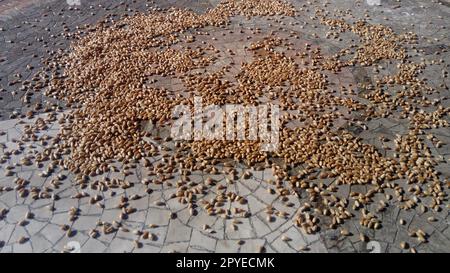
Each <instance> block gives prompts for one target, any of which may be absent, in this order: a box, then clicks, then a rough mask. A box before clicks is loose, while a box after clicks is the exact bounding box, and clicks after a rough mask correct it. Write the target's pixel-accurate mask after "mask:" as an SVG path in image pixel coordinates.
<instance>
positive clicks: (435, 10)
mask: <svg viewBox="0 0 450 273" xmlns="http://www.w3.org/2000/svg"><path fill="white" fill-rule="evenodd" d="M217 2H218V1H216V0H211V1H206V0H200V1H195V0H185V1H154V2H146V1H127V2H126V3H127V4H128V5H127V6H125V5H121V4H120V2H119V1H84V0H80V5H69V4H68V2H66V1H9V0H6V1H5V0H4V1H0V29H1V31H0V34H1V36H0V49H1V50H0V90H1V91H0V95H1V96H0V97H1V100H0V155H1V156H2V157H3V158H4V159H3V160H2V162H1V165H0V189H1V190H0V252H61V251H67V252H174V251H177V252H259V251H261V248H262V247H264V249H265V251H267V252H282V253H284V252H409V250H403V249H401V248H400V242H402V241H408V242H409V244H410V246H411V247H414V248H415V249H416V250H417V251H418V252H450V227H449V225H450V216H449V209H448V206H447V207H446V208H443V209H442V210H441V211H439V212H431V211H426V212H422V211H420V210H419V208H415V209H411V210H408V211H405V210H400V209H399V208H397V207H396V206H388V207H387V208H386V210H385V211H384V212H382V213H381V214H380V218H381V220H382V223H383V228H381V229H379V230H371V229H366V228H363V227H361V226H360V225H359V223H358V220H357V219H355V220H350V221H348V222H346V223H345V224H344V226H345V227H346V228H347V229H348V230H349V231H350V232H351V234H352V235H351V236H347V237H344V236H342V235H341V234H340V233H339V231H338V230H322V231H320V232H318V233H316V234H313V235H311V234H306V233H304V232H303V231H302V230H301V229H299V228H297V227H296V226H295V225H294V222H293V220H292V217H293V216H294V214H295V211H296V208H298V206H299V205H300V201H299V200H298V199H297V198H294V197H293V196H289V197H288V200H283V199H282V198H280V197H279V196H277V195H275V194H272V193H270V191H269V190H268V189H269V188H270V187H271V186H270V184H268V183H267V181H269V180H271V179H273V173H272V170H271V169H267V170H263V171H260V170H250V172H251V177H249V178H247V179H244V178H242V173H243V172H244V171H245V170H246V169H245V168H244V166H237V168H236V169H237V170H238V172H239V173H238V174H237V177H239V179H237V180H236V182H235V183H234V184H232V185H228V186H231V187H233V188H234V191H235V192H236V193H238V194H239V195H241V196H244V197H245V198H246V199H247V203H245V204H239V205H237V206H238V207H241V208H243V209H246V210H248V211H249V212H250V216H249V217H242V218H234V219H224V218H222V217H217V216H210V215H208V214H206V213H205V212H204V211H203V210H198V212H197V213H198V214H197V215H195V216H193V215H191V214H192V213H191V212H190V211H189V209H188V208H187V207H186V206H184V205H182V204H180V203H178V201H177V200H176V199H171V198H170V196H171V195H172V194H173V193H174V192H175V190H176V189H174V188H173V187H170V186H168V185H167V184H164V185H155V184H148V185H147V184H146V183H145V178H146V177H147V176H148V174H146V169H145V168H141V167H140V166H139V165H137V164H136V165H134V164H131V167H130V166H129V167H130V169H128V170H126V171H120V172H110V173H107V174H104V176H105V177H108V178H109V179H114V178H117V179H126V180H127V181H128V182H130V183H132V185H133V186H132V187H130V188H126V189H122V188H118V189H115V190H114V191H108V192H102V191H97V190H93V189H90V188H86V189H85V190H83V191H82V192H80V191H78V190H77V188H76V187H72V185H73V184H74V183H75V180H76V179H75V177H74V175H73V174H71V173H69V172H68V171H64V170H62V171H58V172H51V171H50V172H49V171H48V169H49V164H51V162H44V163H42V164H41V165H36V164H32V165H28V164H26V162H24V160H23V158H24V156H25V155H33V154H36V153H38V152H39V151H42V150H43V149H44V148H43V147H44V145H43V142H51V141H52V140H51V138H52V137H54V136H55V135H56V134H57V132H58V129H59V128H58V127H59V125H58V123H57V122H55V123H54V124H52V125H51V126H50V127H48V128H44V129H42V130H41V132H40V135H41V136H42V138H41V139H40V140H38V141H35V142H33V143H21V142H20V141H18V140H19V139H20V137H21V135H22V134H23V132H24V130H25V128H26V125H27V124H31V123H33V122H34V121H35V120H36V119H37V118H38V117H34V118H32V119H28V118H26V117H25V116H24V115H23V114H24V113H26V112H27V104H26V103H24V102H23V100H22V98H23V96H24V91H23V90H20V89H19V88H18V87H17V86H18V85H16V84H9V83H10V82H14V80H15V77H16V76H15V75H16V74H21V79H22V80H25V79H29V78H30V77H31V76H32V71H33V69H34V67H39V65H40V64H39V63H40V57H41V56H48V54H50V53H51V51H52V50H54V49H55V48H58V47H63V46H67V41H66V40H65V39H63V38H62V35H60V34H61V33H63V32H64V26H66V27H68V28H69V29H71V30H73V29H74V28H75V26H76V25H80V24H87V23H89V24H91V23H95V22H97V21H98V20H99V19H100V18H101V17H102V16H104V15H105V14H106V13H109V12H112V11H114V12H115V13H118V14H121V13H133V11H144V10H147V9H148V7H147V6H146V4H148V5H149V6H158V7H161V8H167V7H170V6H177V7H189V8H191V9H193V10H194V11H196V12H204V11H205V10H206V9H207V8H212V7H214V5H216V4H217ZM291 2H292V3H294V4H295V6H296V7H299V8H301V7H302V4H303V3H304V2H303V1H291ZM311 2H313V3H314V4H315V5H317V6H320V5H321V3H323V1H316V2H317V3H316V2H315V1H311ZM335 2H336V3H335ZM354 2H355V1H333V2H331V3H330V4H329V5H328V8H329V9H333V7H336V8H340V9H344V10H345V9H353V8H354ZM356 2H357V3H358V5H359V6H360V8H359V9H354V12H353V13H354V15H356V16H358V15H359V16H361V17H362V16H364V14H365V13H367V14H369V15H370V22H372V23H383V24H387V25H389V26H391V27H392V28H393V29H394V30H396V31H404V29H407V30H409V31H413V32H415V33H417V34H418V35H419V36H424V37H426V39H428V40H429V43H428V44H427V46H426V47H424V48H423V52H424V53H423V54H424V55H425V56H427V57H431V58H432V57H433V54H435V53H436V52H437V51H438V50H440V49H442V48H450V42H449V37H448V30H446V29H440V28H436V27H435V26H436V25H450V19H449V18H450V3H449V2H448V1H417V0H402V1H400V2H397V1H391V0H386V1H385V0H381V1H369V0H368V1H356ZM378 2H380V3H381V5H378V4H377V3H378ZM18 3H20V4H18ZM71 3H73V2H71ZM310 12H311V11H310ZM311 14H312V13H308V12H307V11H306V12H305V13H303V14H300V15H298V16H296V17H294V18H285V19H283V23H282V25H283V27H285V28H286V29H287V30H290V31H294V32H295V33H298V34H300V35H302V39H301V40H299V44H301V43H305V41H308V42H311V43H312V44H313V46H320V47H321V48H322V50H323V51H325V52H329V53H333V52H337V51H338V50H339V49H340V48H341V47H342V46H343V45H342V44H341V43H339V42H338V41H333V40H331V41H330V40H326V39H325V37H322V36H324V33H325V29H321V28H320V27H319V28H313V27H310V24H309V23H310V22H311V20H310V16H311ZM296 22H297V23H299V24H298V25H295V24H291V23H296ZM63 23H65V24H64V25H63ZM235 23H241V24H242V25H243V27H244V28H248V29H250V28H255V27H258V28H262V29H263V30H264V29H267V28H270V27H269V26H268V25H267V22H265V21H264V20H262V19H260V18H257V17H256V18H252V19H247V20H242V21H241V22H235ZM300 26H302V27H301V28H300ZM250 33H251V31H250V30H249V32H248V33H242V34H239V33H235V34H234V35H235V36H233V37H232V38H231V37H230V39H229V43H225V44H218V45H217V46H219V47H220V46H222V47H223V48H224V51H225V50H226V49H227V48H230V49H233V50H239V49H240V48H242V43H243V41H245V40H246V39H247V36H248V35H250ZM215 35H222V33H221V32H217V33H215ZM261 35H262V34H261ZM50 38H53V39H50ZM41 39H42V41H47V40H48V41H51V42H48V43H47V44H45V43H44V44H43V42H42V41H41ZM252 39H258V35H257V34H256V35H255V36H254V37H252ZM344 46H345V45H344ZM238 55H239V54H238ZM241 56H243V55H241ZM420 57H421V56H418V57H417V58H420ZM437 58H441V59H443V60H444V61H445V62H449V61H450V56H449V54H448V53H447V54H445V55H444V54H442V55H440V56H437ZM233 61H235V62H236V63H240V62H242V61H243V59H239V58H236V59H235V60H233ZM27 64H29V65H30V66H31V67H32V68H31V69H27V68H26V65H27ZM436 69H439V68H436ZM428 73H429V75H426V76H427V77H429V80H431V81H432V82H436V83H439V84H440V83H443V84H444V85H446V86H448V85H449V79H448V78H443V77H441V73H440V72H436V73H434V72H433V71H429V72H428ZM347 74H348V75H347V76H345V77H342V78H336V79H331V81H333V80H336V81H338V82H339V81H348V82H357V83H358V82H363V81H369V82H370V81H371V80H372V78H371V71H368V70H366V69H364V68H358V69H354V70H349V71H348V73H347ZM443 92H444V94H445V95H446V96H448V88H447V91H445V90H444V91H443ZM445 92H446V93H445ZM33 100H35V102H38V101H42V102H44V98H42V97H41V96H34V97H33ZM445 103H446V104H447V105H446V107H448V106H449V105H448V104H449V103H448V100H447V101H446V102H445ZM44 105H45V103H44ZM64 111H65V110H64V108H63V107H62V108H61V110H60V115H62V113H64ZM43 116H45V114H42V115H41V116H40V117H43ZM57 119H58V117H55V120H57ZM365 125H366V126H367V128H366V130H362V129H361V128H359V127H354V128H349V129H350V130H353V133H355V134H357V135H358V136H359V137H361V138H362V139H363V140H364V141H365V142H367V143H370V144H372V145H374V146H376V147H377V148H379V149H380V150H381V151H383V149H384V148H383V144H382V143H380V141H379V138H380V137H381V136H384V137H387V138H393V137H394V136H395V135H396V134H402V133H405V132H406V131H407V125H406V124H403V123H399V122H398V121H396V120H392V119H389V118H379V119H373V120H370V121H368V122H367V123H366V124H365ZM432 131H433V133H434V135H436V136H438V137H439V138H440V139H441V140H442V141H443V143H445V144H447V143H450V131H449V130H448V129H447V128H440V129H433V130H432ZM385 152H386V151H385ZM432 152H433V154H435V155H440V156H441V157H442V160H443V162H442V163H441V164H440V165H439V166H438V168H437V169H438V170H439V171H440V172H441V174H442V176H443V177H445V178H448V177H449V176H450V168H449V163H448V162H449V160H450V150H449V148H448V145H443V146H442V147H441V148H433V150H432ZM5 155H6V157H5ZM151 160H152V163H156V162H158V161H160V160H162V158H161V157H156V158H152V159H151ZM118 167H119V168H118V169H122V166H119V165H118ZM133 167H135V168H133ZM50 169H51V168H50ZM207 177H211V175H206V174H205V173H202V172H194V173H193V174H192V175H191V176H190V179H191V181H194V182H204V181H205V179H206V178H207ZM20 178H22V179H24V180H26V181H28V184H26V185H23V186H24V187H25V188H27V189H28V191H27V192H26V193H25V194H24V196H20V195H19V193H18V192H17V191H16V190H14V188H15V187H18V184H19V183H18V181H19V182H20V181H21V180H20ZM212 178H213V179H214V180H215V181H216V182H217V184H219V185H220V184H223V185H227V181H226V178H225V176H224V175H221V174H218V175H213V176H212ZM18 179H19V180H18ZM172 179H173V182H174V183H176V181H177V177H173V178H172ZM33 187H37V188H45V187H48V188H51V189H52V190H51V195H50V196H39V197H38V198H36V199H35V198H32V194H31V193H32V189H33ZM366 190H367V189H366V186H363V185H355V186H350V185H347V186H342V187H340V192H339V194H340V195H341V196H343V197H345V196H348V195H349V193H350V192H351V191H356V192H364V191H366ZM446 191H447V192H449V190H448V188H447V189H446ZM148 193H150V194H148ZM214 194H215V193H214V192H213V191H211V192H208V193H207V194H205V195H204V197H203V198H204V199H205V200H208V199H210V198H212V197H213V196H214ZM90 197H95V198H96V199H97V200H96V202H95V203H92V202H90ZM124 199H126V200H128V203H129V204H130V206H132V207H133V208H135V209H136V211H135V212H133V213H131V214H129V215H128V217H127V218H125V219H122V218H121V216H120V215H121V209H120V208H117V204H118V203H119V202H120V201H121V200H124ZM268 205H271V206H273V207H275V208H280V209H283V210H284V211H286V212H288V213H289V216H287V217H285V218H282V217H277V218H276V219H270V221H269V220H268V219H267V217H266V214H265V213H264V210H265V208H266V207H267V206H268ZM227 206H229V205H227ZM233 206H236V205H235V204H234V205H233ZM430 216H433V217H435V218H436V221H428V220H427V219H428V218H429V217H430ZM400 219H403V220H404V223H402V224H401V223H400V221H399V220H400ZM65 225H67V226H65ZM417 228H421V229H422V230H424V231H425V232H426V233H427V234H428V235H429V239H428V242H427V243H420V242H418V241H416V240H411V238H410V237H409V235H408V231H410V230H412V229H417ZM93 229H97V230H102V233H101V234H98V236H92V234H91V232H92V230H93ZM361 232H362V233H365V234H367V236H368V237H369V238H370V241H368V242H361V240H360V238H359V234H360V233H361ZM143 233H146V234H147V235H148V237H149V238H148V239H146V240H138V239H139V238H141V237H142V234H143Z"/></svg>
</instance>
